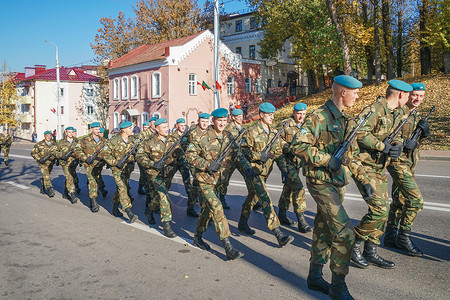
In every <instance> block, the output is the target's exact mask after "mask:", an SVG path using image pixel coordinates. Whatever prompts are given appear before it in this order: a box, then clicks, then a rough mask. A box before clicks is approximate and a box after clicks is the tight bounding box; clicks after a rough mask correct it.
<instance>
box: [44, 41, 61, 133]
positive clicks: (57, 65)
mask: <svg viewBox="0 0 450 300" xmlns="http://www.w3.org/2000/svg"><path fill="white" fill-rule="evenodd" d="M45 42H46V43H49V44H52V45H53V46H55V47H56V118H57V125H56V126H57V127H56V133H57V136H58V137H59V138H60V139H61V138H62V135H61V103H60V98H59V93H60V88H59V58H58V46H56V45H55V44H53V43H52V42H49V41H47V40H46V41H45Z"/></svg>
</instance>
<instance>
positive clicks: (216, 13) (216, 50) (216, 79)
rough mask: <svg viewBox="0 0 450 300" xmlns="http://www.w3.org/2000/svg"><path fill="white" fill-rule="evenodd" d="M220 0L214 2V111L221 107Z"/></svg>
mask: <svg viewBox="0 0 450 300" xmlns="http://www.w3.org/2000/svg"><path fill="white" fill-rule="evenodd" d="M219 26H220V25H219V0H214V109H217V108H219V107H220V99H219V90H218V89H217V86H216V82H219V80H220V79H219V33H220V30H219Z"/></svg>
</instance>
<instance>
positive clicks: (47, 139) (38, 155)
mask: <svg viewBox="0 0 450 300" xmlns="http://www.w3.org/2000/svg"><path fill="white" fill-rule="evenodd" d="M56 152H57V149H56V143H55V141H54V140H53V135H52V133H51V131H49V130H47V131H45V132H44V139H43V140H42V141H40V142H39V143H37V144H36V145H34V147H33V150H32V151H31V156H32V157H33V158H34V159H35V160H36V162H37V163H38V166H39V169H40V170H41V173H42V178H41V194H47V195H48V196H49V197H50V198H52V197H54V196H55V192H54V191H53V186H52V181H51V179H50V173H51V172H52V169H53V164H54V163H55V159H56Z"/></svg>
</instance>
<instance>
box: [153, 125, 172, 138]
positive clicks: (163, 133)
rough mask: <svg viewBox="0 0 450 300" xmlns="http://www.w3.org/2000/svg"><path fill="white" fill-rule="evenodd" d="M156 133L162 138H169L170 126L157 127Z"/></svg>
mask: <svg viewBox="0 0 450 300" xmlns="http://www.w3.org/2000/svg"><path fill="white" fill-rule="evenodd" d="M156 132H157V133H158V134H159V135H160V136H162V137H167V136H168V135H169V124H167V123H162V124H160V125H158V126H156Z"/></svg>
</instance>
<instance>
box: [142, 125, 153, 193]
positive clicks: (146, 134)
mask: <svg viewBox="0 0 450 300" xmlns="http://www.w3.org/2000/svg"><path fill="white" fill-rule="evenodd" d="M153 118H154V120H155V121H156V118H155V117H152V118H151V119H150V120H152V119H153ZM152 123H154V121H153V120H152ZM153 133H155V131H154V130H152V128H151V127H150V123H149V122H144V123H142V131H141V132H140V133H139V134H138V135H139V138H144V139H148V138H150V136H151V135H152V134H153ZM138 167H139V187H138V194H139V195H146V194H147V192H148V191H146V190H145V187H146V185H147V184H146V177H145V169H143V168H142V167H141V166H140V165H139V164H138Z"/></svg>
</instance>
